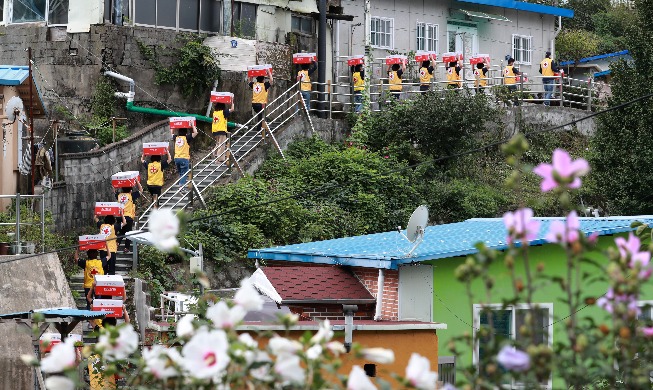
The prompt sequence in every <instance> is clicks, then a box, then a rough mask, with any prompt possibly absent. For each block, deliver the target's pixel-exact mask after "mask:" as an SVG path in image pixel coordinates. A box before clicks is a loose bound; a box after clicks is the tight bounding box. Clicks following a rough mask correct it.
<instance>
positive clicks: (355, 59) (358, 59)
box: [347, 54, 365, 66]
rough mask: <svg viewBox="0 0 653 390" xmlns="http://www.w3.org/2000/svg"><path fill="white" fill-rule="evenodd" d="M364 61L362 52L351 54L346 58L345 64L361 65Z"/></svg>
mask: <svg viewBox="0 0 653 390" xmlns="http://www.w3.org/2000/svg"><path fill="white" fill-rule="evenodd" d="M364 63H365V55H363V54H360V55H355V56H351V57H349V58H348V59H347V65H349V66H356V65H362V64H364Z"/></svg>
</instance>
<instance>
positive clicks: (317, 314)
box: [288, 304, 375, 321]
mask: <svg viewBox="0 0 653 390" xmlns="http://www.w3.org/2000/svg"><path fill="white" fill-rule="evenodd" d="M357 306H358V311H357V312H356V313H355V314H354V320H371V319H374V306H375V305H374V304H368V305H357ZM288 308H289V309H290V311H291V312H293V313H294V314H298V315H299V316H300V320H324V319H329V320H332V321H335V320H341V321H344V320H345V315H344V313H343V312H342V305H341V304H338V305H325V304H306V305H288Z"/></svg>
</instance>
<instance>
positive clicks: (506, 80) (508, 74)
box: [503, 58, 520, 106]
mask: <svg viewBox="0 0 653 390" xmlns="http://www.w3.org/2000/svg"><path fill="white" fill-rule="evenodd" d="M519 74H520V73H519V69H517V68H515V59H514V58H509V59H508V65H506V67H505V68H503V84H504V85H505V86H506V87H508V92H509V93H510V94H511V95H514V102H513V104H514V105H515V106H518V105H519V100H518V99H517V95H516V94H515V92H517V85H516V83H517V77H516V76H518V75H519Z"/></svg>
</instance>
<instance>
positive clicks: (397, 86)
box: [388, 62, 406, 100]
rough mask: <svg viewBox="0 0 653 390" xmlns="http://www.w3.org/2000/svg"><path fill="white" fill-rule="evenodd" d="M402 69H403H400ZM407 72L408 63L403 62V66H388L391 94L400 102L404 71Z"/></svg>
mask: <svg viewBox="0 0 653 390" xmlns="http://www.w3.org/2000/svg"><path fill="white" fill-rule="evenodd" d="M400 67H401V69H399V68H400ZM405 70H406V63H405V62H402V63H401V66H400V65H399V64H392V66H388V84H390V93H392V96H394V98H395V99H397V100H399V97H400V96H401V90H402V88H403V87H402V85H401V83H402V79H401V76H403V74H404V71H405Z"/></svg>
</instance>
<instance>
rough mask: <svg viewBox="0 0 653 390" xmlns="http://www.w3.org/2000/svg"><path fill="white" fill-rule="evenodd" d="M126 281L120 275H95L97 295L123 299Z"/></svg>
mask: <svg viewBox="0 0 653 390" xmlns="http://www.w3.org/2000/svg"><path fill="white" fill-rule="evenodd" d="M124 293H125V281H124V280H123V278H122V276H120V275H95V295H109V296H112V297H122V296H123V294H124Z"/></svg>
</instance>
